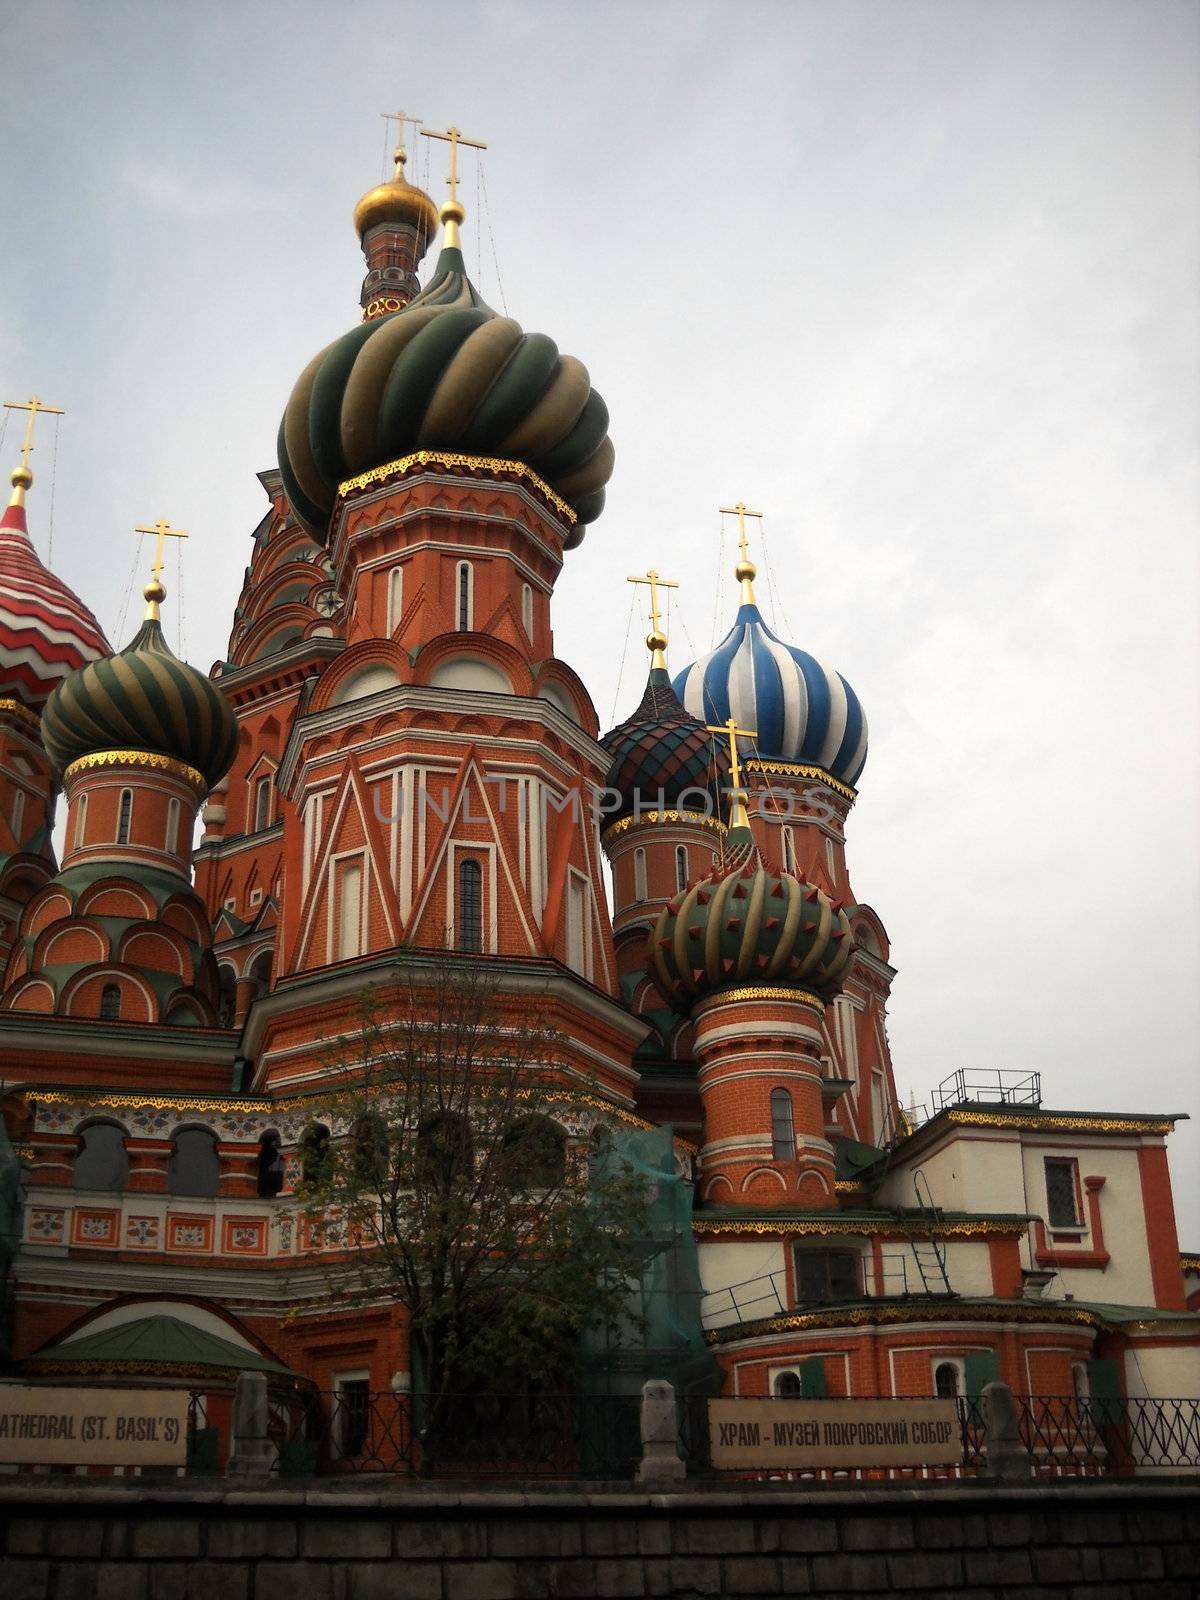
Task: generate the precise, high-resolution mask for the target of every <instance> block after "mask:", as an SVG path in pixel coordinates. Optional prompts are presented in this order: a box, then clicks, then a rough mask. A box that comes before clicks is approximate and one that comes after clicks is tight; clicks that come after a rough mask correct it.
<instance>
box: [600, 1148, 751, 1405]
mask: <svg viewBox="0 0 1200 1600" xmlns="http://www.w3.org/2000/svg"><path fill="white" fill-rule="evenodd" d="M602 1159H603V1160H605V1161H610V1162H615V1163H621V1164H624V1165H625V1166H627V1167H628V1168H629V1169H630V1170H632V1172H633V1173H634V1174H636V1175H637V1176H638V1177H640V1178H642V1179H643V1180H644V1181H645V1183H646V1184H647V1185H648V1187H649V1192H650V1205H649V1216H648V1220H647V1224H646V1229H645V1237H644V1238H642V1239H639V1240H638V1241H637V1245H638V1251H637V1253H638V1255H639V1257H640V1258H641V1262H642V1270H641V1277H640V1281H639V1282H638V1283H636V1284H631V1285H630V1311H631V1315H630V1319H629V1323H628V1326H627V1327H626V1329H625V1330H624V1332H623V1333H621V1334H620V1335H618V1336H617V1337H615V1338H614V1337H613V1336H612V1335H611V1334H607V1333H600V1334H593V1335H590V1336H585V1338H584V1341H583V1347H582V1350H581V1357H580V1368H581V1371H580V1389H581V1392H582V1393H585V1394H604V1393H610V1394H637V1393H640V1391H641V1387H642V1384H643V1383H645V1382H646V1380H647V1379H649V1378H665V1379H666V1380H667V1381H668V1382H669V1383H673V1384H674V1385H675V1388H676V1392H677V1393H679V1394H694V1395H701V1394H716V1393H718V1392H719V1390H720V1386H721V1369H720V1366H719V1364H718V1363H717V1360H716V1358H715V1357H714V1356H713V1354H712V1352H711V1351H710V1350H709V1348H708V1346H707V1345H706V1344H705V1342H704V1332H703V1329H702V1327H701V1324H700V1295H701V1292H702V1290H701V1284H700V1261H699V1256H698V1254H697V1251H696V1239H695V1235H694V1234H693V1232H692V1185H691V1183H690V1182H689V1181H688V1180H687V1179H686V1178H684V1177H681V1176H680V1174H679V1172H678V1171H677V1170H676V1166H675V1150H674V1141H673V1138H672V1132H671V1129H670V1127H662V1128H645V1129H642V1128H624V1127H619V1128H616V1129H613V1130H612V1133H611V1139H610V1141H609V1145H608V1148H607V1150H606V1152H605V1154H604V1156H603V1157H602Z"/></svg>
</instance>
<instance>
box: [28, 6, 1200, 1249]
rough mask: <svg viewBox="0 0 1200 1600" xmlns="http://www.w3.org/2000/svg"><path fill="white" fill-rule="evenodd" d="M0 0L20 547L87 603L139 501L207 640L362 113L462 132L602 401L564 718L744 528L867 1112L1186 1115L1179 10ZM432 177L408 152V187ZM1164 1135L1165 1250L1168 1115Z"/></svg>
mask: <svg viewBox="0 0 1200 1600" xmlns="http://www.w3.org/2000/svg"><path fill="white" fill-rule="evenodd" d="M0 17H2V19H3V21H2V29H0V40H2V44H3V53H4V57H5V59H6V62H7V63H8V69H7V71H6V76H5V88H4V93H3V95H2V96H0V150H2V151H3V156H2V157H0V218H2V226H3V248H2V249H0V328H2V329H3V335H4V337H3V350H2V354H0V387H2V388H3V398H5V399H14V398H18V397H20V398H24V397H25V396H27V395H28V394H29V393H30V392H31V391H32V390H34V389H36V390H37V391H38V392H39V393H40V394H41V395H42V396H43V398H45V399H47V400H49V401H50V402H52V403H56V404H59V405H62V406H65V407H66V408H67V412H68V415H67V417H66V418H65V419H64V421H63V423H62V425H61V431H60V436H59V448H58V456H57V468H56V471H55V473H54V474H53V490H54V549H53V564H54V566H55V567H56V569H57V570H58V571H59V572H60V573H61V574H62V575H63V576H64V577H65V578H66V579H67V580H68V581H69V582H70V583H72V584H73V585H74V586H76V587H77V588H78V590H79V591H80V593H81V594H82V595H83V596H84V597H85V598H86V599H87V600H88V601H89V602H90V603H91V604H92V606H93V607H94V609H95V610H96V612H97V614H98V616H99V617H100V619H101V621H102V623H103V624H104V625H105V626H106V627H107V628H108V629H110V630H115V629H116V626H117V622H118V620H119V618H120V617H121V614H122V608H123V605H124V603H125V599H126V595H127V592H128V586H129V582H130V577H131V563H132V560H133V554H134V549H135V546H136V539H135V538H134V537H133V536H132V535H131V534H130V533H129V531H128V530H129V529H131V528H132V526H133V525H134V524H135V523H136V522H144V521H146V520H147V519H150V520H153V519H154V518H156V517H158V516H160V515H162V516H167V517H168V518H170V519H171V521H173V522H174V523H175V524H177V525H179V526H182V527H185V528H188V529H190V530H191V531H192V534H193V537H192V539H191V541H190V543H189V545H188V546H187V549H186V553H185V559H184V571H183V589H182V599H183V608H184V615H183V643H184V645H185V647H186V652H187V654H188V655H189V657H190V659H191V660H192V661H194V662H197V663H199V664H202V665H204V666H207V665H208V664H209V663H210V662H211V661H212V660H214V659H215V658H216V657H218V656H223V655H224V654H225V646H226V641H227V637H228V630H229V625H230V621H231V617H232V608H233V604H234V601H235V598H236V596H237V593H238V589H239V586H240V583H241V577H242V570H243V567H244V564H245V562H246V560H247V559H248V557H249V550H250V545H249V537H250V534H251V532H252V531H253V529H254V527H255V525H256V524H257V522H258V521H259V519H260V517H261V515H262V513H263V511H264V509H265V500H264V499H263V497H262V492H261V489H260V487H259V485H258V484H257V483H256V481H255V478H254V473H255V471H256V470H258V469H261V468H263V467H266V466H269V465H271V464H272V463H273V459H274V441H275V432H276V428H277V425H278V419H279V415H280V412H281V410H282V407H283V404H284V401H285V400H286V398H287V395H288V392H289V390H290V388H291V385H292V382H293V381H294V379H295V377H296V376H297V375H298V373H299V371H300V369H301V368H302V367H303V365H304V364H305V363H306V362H307V361H308V359H309V357H310V356H311V355H312V354H314V353H315V351H316V350H317V349H318V348H320V347H321V346H322V345H323V344H324V343H326V342H327V341H328V340H329V339H331V338H333V337H335V336H336V335H338V334H339V333H341V332H343V331H345V330H346V329H348V328H350V327H351V326H353V325H354V324H355V323H356V321H357V317H358V305H357V296H358V288H359V283H360V279H361V275H362V270H363V268H362V261H361V257H360V255H359V251H358V245H357V241H356V238H355V235H354V232H353V228H352V225H351V220H350V219H351V212H352V210H353V206H354V202H355V200H356V199H357V198H358V196H359V194H360V193H361V192H362V191H363V190H364V189H365V188H367V187H368V186H369V185H370V184H371V183H373V182H375V181H377V179H378V177H379V176H380V173H381V170H382V160H383V156H384V153H385V124H384V123H383V122H381V120H380V117H379V113H380V112H381V111H384V110H396V109H401V108H403V109H405V110H408V111H409V112H411V113H415V114H417V115H419V116H421V117H423V118H424V119H425V120H426V122H427V123H428V124H431V125H434V126H440V127H445V126H446V125H447V124H448V123H450V122H456V123H457V124H458V125H459V126H460V127H461V128H462V129H463V130H464V131H465V132H466V133H467V134H469V135H472V136H474V137H476V138H480V139H484V140H486V141H487V142H488V144H489V149H488V152H487V154H486V156H485V157H484V158H483V183H481V181H480V178H479V176H478V169H477V165H476V162H475V159H474V158H473V157H471V156H467V157H466V158H465V159H464V170H465V180H466V181H465V183H464V191H463V198H464V200H465V202H466V204H467V207H468V211H469V216H468V221H467V225H466V228H465V230H464V240H465V245H466V250H467V254H468V258H469V260H470V262H471V265H472V272H473V276H474V277H475V280H476V282H477V283H478V285H479V287H480V289H481V291H482V292H483V293H484V295H485V296H486V297H487V298H488V299H489V300H490V301H491V303H492V304H493V305H496V306H497V307H498V308H499V307H500V306H501V305H502V304H503V305H506V306H507V309H508V310H509V312H510V313H511V314H512V315H514V316H515V317H516V318H517V319H518V320H519V321H520V322H521V323H522V324H523V325H524V326H525V327H526V328H527V329H530V330H540V331H543V332H547V333H549V334H551V335H552V336H553V337H554V338H556V339H557V340H558V342H559V344H560V346H561V348H562V349H564V350H565V351H569V352H571V353H572V354H575V355H578V356H579V357H581V358H582V359H583V360H584V361H585V362H586V363H587V365H588V367H589V369H590V371H591V374H592V379H593V382H594V384H595V385H596V387H597V388H598V389H599V390H600V392H601V393H602V394H603V395H604V397H605V399H606V400H607V401H608V403H609V407H610V410H611V413H612V429H611V431H612V437H613V440H614V442H615V444H616V449H617V468H616V474H615V477H614V479H613V483H612V487H611V490H610V494H609V502H608V509H607V510H606V512H605V514H604V516H603V517H602V518H601V520H600V521H599V522H598V523H597V524H596V525H595V526H594V527H593V528H592V529H591V530H590V531H589V533H588V536H587V539H586V541H585V543H584V544H583V546H582V547H581V549H579V550H577V551H575V552H573V553H572V554H570V555H569V556H568V558H567V562H566V568H565V571H564V573H563V576H562V578H561V580H560V583H559V587H558V592H557V597H556V603H555V622H556V637H557V647H558V652H559V654H560V655H561V656H563V657H564V658H565V659H566V660H568V661H569V662H570V663H571V664H572V665H573V666H575V667H576V668H577V669H578V670H579V671H580V672H581V673H582V675H583V677H584V679H585V681H586V682H587V683H588V684H589V685H590V687H591V689H592V692H593V695H594V697H595V701H596V706H597V709H598V711H599V715H600V719H601V722H602V724H603V725H605V726H608V725H609V724H610V723H611V721H612V720H613V707H614V698H615V699H616V710H617V714H618V716H624V715H627V714H628V712H629V711H630V709H631V708H632V706H633V705H634V704H635V702H636V700H637V698H638V695H639V694H640V689H641V679H642V677H643V674H644V670H645V658H644V652H643V651H642V650H641V648H640V646H639V645H638V643H637V634H635V635H634V638H633V642H632V644H630V643H629V640H628V638H627V623H628V617H629V590H628V588H627V585H626V583H625V581H624V580H625V576H626V574H627V573H630V572H634V571H637V570H644V568H645V567H646V565H647V564H654V565H657V566H658V567H659V568H660V570H662V571H663V572H664V573H665V574H666V575H668V576H671V577H675V578H678V579H680V580H682V581H683V582H684V584H685V588H684V589H683V590H682V591H681V592H680V598H679V601H678V605H677V608H676V611H675V614H674V616H673V618H672V624H673V626H672V640H671V657H672V663H673V666H674V667H675V668H676V669H677V670H678V669H679V668H682V667H683V666H684V665H686V664H687V662H688V661H689V660H690V659H692V655H693V647H694V650H695V651H701V650H704V649H707V648H708V646H709V644H710V642H711V640H712V637H713V627H714V602H715V600H716V598H717V578H718V570H719V556H720V534H721V529H720V520H721V519H720V517H719V516H718V514H717V508H718V507H719V506H720V505H722V504H728V503H730V502H731V501H732V500H733V499H736V498H738V497H739V496H740V497H742V498H744V499H745V500H746V501H747V502H748V503H749V504H751V505H752V506H755V507H757V508H760V509H762V510H763V511H764V512H766V513H767V520H766V522H765V535H766V546H767V551H768V554H769V556H770V558H771V559H770V563H769V564H770V568H771V573H772V578H773V589H774V592H775V597H776V602H777V603H776V604H774V605H772V586H769V585H768V584H767V583H765V582H763V583H760V586H759V587H760V596H761V598H762V600H763V603H764V609H765V610H766V612H767V614H768V617H769V618H770V617H772V616H773V619H774V622H775V624H776V626H777V629H778V631H780V632H782V633H783V635H784V636H785V637H786V638H787V639H789V640H791V641H793V642H795V643H798V644H801V645H803V646H804V647H805V648H807V649H809V650H811V651H812V652H813V653H814V654H816V655H818V656H820V657H821V658H822V659H824V660H825V661H827V662H828V663H830V664H831V665H834V666H836V667H837V668H838V669H839V670H841V671H842V672H843V673H844V674H845V676H846V677H847V678H848V679H849V681H850V682H851V683H852V684H853V685H854V687H855V689H856V690H857V691H858V693H859V695H860V697H861V698H862V700H863V703H864V705H865V706H866V709H867V715H868V718H869V720H870V726H871V754H870V756H869V758H868V761H867V765H866V769H865V772H864V774H863V777H862V780H861V785H860V798H859V801H858V804H857V806H856V808H855V810H854V812H853V814H852V816H851V820H850V828H849V856H850V863H851V872H852V876H853V882H854V886H855V890H856V893H857V895H858V896H859V898H860V899H862V900H864V901H866V902H868V903H870V904H871V905H873V906H874V907H875V908H876V910H877V911H878V912H879V914H880V915H881V917H882V918H883V920H884V923H885V924H886V926H887V928H888V931H889V933H890V935H891V939H892V953H893V960H894V963H895V965H896V966H897V968H898V969H899V976H898V978H897V981H896V985H895V989H894V993H893V1002H892V1007H891V1018H890V1028H891V1040H892V1048H893V1055H894V1060H895V1067H896V1078H897V1083H898V1085H899V1087H900V1091H901V1095H902V1097H904V1098H905V1099H907V1097H908V1094H909V1092H910V1090H911V1091H914V1092H915V1093H916V1096H917V1098H918V1099H924V1098H925V1097H926V1096H927V1094H928V1091H929V1090H930V1088H931V1087H932V1086H933V1085H935V1084H936V1083H937V1082H938V1081H939V1080H940V1079H941V1078H942V1077H943V1076H945V1075H946V1074H947V1073H949V1072H951V1071H953V1070H954V1069H955V1068H957V1067H960V1066H965V1067H991V1066H1005V1067H1020V1068H1030V1069H1036V1070H1038V1071H1040V1072H1041V1073H1042V1075H1043V1084H1044V1101H1045V1103H1046V1104H1047V1105H1048V1106H1053V1107H1064V1108H1077V1107H1079V1108H1094V1107H1108V1108H1114V1109H1122V1110H1135V1111H1155V1112H1165V1111H1180V1112H1185V1111H1186V1112H1190V1113H1191V1114H1192V1116H1193V1117H1197V1118H1200V1090H1198V1087H1197V1083H1198V1079H1197V1055H1196V1052H1197V1039H1198V1038H1200V982H1198V978H1197V974H1198V972H1200V910H1198V908H1200V894H1198V888H1200V884H1198V878H1200V872H1198V852H1197V844H1196V826H1195V823H1196V806H1197V796H1198V790H1200V781H1198V779H1200V773H1198V759H1197V738H1196V734H1197V703H1198V693H1197V691H1198V688H1200V650H1198V637H1197V617H1198V615H1200V573H1198V554H1197V552H1198V541H1197V531H1198V511H1200V482H1198V469H1197V440H1198V438H1200V392H1198V379H1197V372H1198V357H1200V329H1198V316H1197V309H1198V308H1197V291H1196V284H1197V273H1198V269H1200V248H1198V235H1200V227H1198V219H1200V208H1198V196H1197V172H1198V170H1200V87H1198V62H1200V10H1198V8H1197V6H1196V5H1195V4H1191V3H1186V4H1185V3H1175V0H1132V3H1125V0H1033V3H1030V4H1022V3H1005V0H979V3H972V0H943V3H922V0H904V3H900V0H882V3H875V4H870V3H866V4H854V3H850V0H809V3H803V0H794V3H790V4H776V5H770V4H757V5H756V4H748V3H743V4H738V5H733V4H724V3H711V4H703V3H678V4H673V3H659V4H654V3H648V0H637V3H633V4H624V3H617V4H600V3H588V4H584V3H578V0H577V3H565V0H558V3H554V4H549V5H537V4H522V3H518V0H495V3H492V4H478V5H463V4H453V3H445V0H443V3H440V4H437V5H433V4H430V5H424V6H422V5H415V4H402V3H395V0H392V3H389V4H386V5H379V4H374V3H371V0H359V3H358V4H356V5H354V6H353V7H349V8H344V7H336V8H335V7H332V6H329V5H313V4H306V3H304V0H289V3H287V4H278V5H277V4H273V3H257V4H248V3H244V0H243V3H237V4H228V5H224V4H214V3H204V0H188V3H186V4H184V3H180V0H170V3H162V0H160V3H158V4H155V5H148V4H137V3H131V4H114V3H103V0H93V3H90V4H67V3H55V0H39V3H38V4H37V5H34V6H30V5H17V4H15V3H14V0H4V3H3V5H0ZM418 143H419V144H420V145H425V144H426V143H427V142H426V141H418ZM426 161H427V155H426V152H425V151H424V150H423V149H417V150H415V151H414V153H413V160H412V164H411V166H410V172H413V173H415V175H416V176H418V177H420V176H421V175H422V174H423V173H424V172H425V170H426ZM445 170H446V159H445V147H444V146H442V147H439V149H438V151H437V153H436V154H435V155H434V158H433V166H432V168H431V169H430V172H431V176H430V185H431V187H432V188H433V191H434V193H435V197H436V198H440V197H441V194H442V183H441V180H442V178H443V176H444V173H445ZM484 183H485V184H486V196H487V201H488V204H487V206H486V208H484V209H483V212H482V215H481V208H480V205H479V200H480V198H481V197H482V194H483V192H484ZM18 428H19V424H10V425H9V431H8V434H7V437H6V438H5V440H4V445H3V454H4V462H3V465H4V468H5V470H6V471H7V468H8V466H9V465H10V463H11V460H12V459H14V458H15V446H16V444H17V442H18V439H17V434H18ZM53 437H54V435H53V428H52V427H47V428H44V429H43V431H42V433H41V434H40V436H39V441H38V448H37V450H36V452H35V456H34V462H33V465H34V467H35V469H36V470H37V472H38V481H37V484H36V487H35V489H34V491H33V493H32V495H31V521H32V525H33V527H34V531H35V535H36V537H37V540H38V543H39V548H40V549H41V550H42V552H43V554H45V552H46V546H47V536H48V530H49V513H50V499H51V470H50V469H51V462H52V455H53V450H52V445H53ZM730 550H731V542H730V539H729V538H728V537H727V538H726V543H725V550H724V558H723V564H724V567H725V568H726V569H727V568H728V567H729V565H730V562H731V555H730ZM168 576H169V577H170V578H171V583H172V589H173V594H172V597H171V599H170V600H169V601H168V606H167V611H168V616H169V624H168V625H169V628H170V630H171V633H172V639H173V642H175V638H176V629H177V627H178V623H179V608H178V604H177V602H178V600H179V593H180V591H179V583H178V580H177V579H176V578H174V577H173V575H172V574H169V575H168ZM141 581H143V577H142V574H141V573H139V574H138V583H139V585H140V583H141ZM731 590H732V585H731V583H730V582H729V579H728V576H727V575H726V577H725V580H724V590H723V594H722V595H721V599H720V608H719V616H718V617H717V618H716V621H717V625H718V629H719V632H720V633H723V632H724V631H725V629H726V627H727V626H728V624H729V622H730V620H731V619H732V609H733V597H732V592H731ZM135 616H136V611H132V610H131V611H130V612H129V614H128V615H127V616H126V619H125V625H124V629H123V634H124V635H125V636H127V635H128V634H129V632H130V631H131V630H132V626H133V623H132V618H133V617H135ZM685 626H686V632H685ZM639 631H640V630H639ZM114 642H117V643H122V642H124V639H123V638H121V639H117V640H115V641H114ZM623 661H624V670H623V675H622V662H623ZM618 680H620V694H619V696H618V695H617V694H616V691H617V688H618ZM1172 1150H1173V1169H1174V1173H1175V1183H1176V1196H1177V1205H1178V1209H1179V1213H1180V1222H1181V1234H1182V1243H1183V1245H1184V1246H1185V1247H1190V1248H1191V1249H1197V1248H1200V1126H1197V1125H1196V1124H1192V1125H1185V1126H1184V1128H1183V1129H1182V1130H1181V1131H1180V1133H1179V1134H1178V1135H1177V1136H1176V1138H1175V1140H1174V1141H1173V1145H1172Z"/></svg>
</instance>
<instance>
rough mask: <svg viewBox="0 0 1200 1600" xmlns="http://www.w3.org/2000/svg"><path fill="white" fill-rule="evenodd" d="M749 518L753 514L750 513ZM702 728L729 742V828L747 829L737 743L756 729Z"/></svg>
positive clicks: (752, 735) (731, 724)
mask: <svg viewBox="0 0 1200 1600" xmlns="http://www.w3.org/2000/svg"><path fill="white" fill-rule="evenodd" d="M750 515H751V516H754V515H755V513H754V512H751V513H750ZM704 726H705V727H706V728H707V730H708V732H709V733H723V734H724V735H725V737H726V738H727V739H728V740H729V826H730V828H731V829H733V828H748V827H749V826H750V818H749V816H748V815H747V813H746V802H745V800H744V798H743V796H744V793H745V791H744V790H743V788H742V767H741V763H740V762H739V760H738V747H737V742H738V739H739V738H742V739H757V738H758V729H757V728H739V727H738V725H737V723H736V722H735V721H734V719H733V718H732V717H730V718H729V720H728V721H727V722H719V723H717V724H716V726H715V727H714V725H713V724H712V723H711V722H706V723H705V724H704Z"/></svg>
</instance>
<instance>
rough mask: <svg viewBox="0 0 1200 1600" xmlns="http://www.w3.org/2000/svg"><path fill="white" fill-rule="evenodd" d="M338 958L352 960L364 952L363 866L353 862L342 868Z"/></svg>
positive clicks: (339, 897)
mask: <svg viewBox="0 0 1200 1600" xmlns="http://www.w3.org/2000/svg"><path fill="white" fill-rule="evenodd" d="M338 905H339V926H338V960H339V961H350V960H352V959H353V957H355V956H358V955H361V954H362V868H361V867H360V866H356V865H354V864H351V865H350V866H346V867H343V868H342V883H341V893H340V894H339V896H338Z"/></svg>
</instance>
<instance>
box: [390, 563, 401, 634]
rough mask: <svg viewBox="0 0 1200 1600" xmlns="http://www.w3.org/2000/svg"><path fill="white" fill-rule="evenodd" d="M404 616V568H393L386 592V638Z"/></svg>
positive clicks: (393, 631) (392, 632)
mask: <svg viewBox="0 0 1200 1600" xmlns="http://www.w3.org/2000/svg"><path fill="white" fill-rule="evenodd" d="M403 614H404V568H403V567H393V568H392V570H391V571H390V572H389V573H388V592H387V631H388V638H389V639H390V638H391V636H392V635H393V634H394V633H395V631H396V629H397V628H398V627H399V626H400V618H401V617H402V616H403Z"/></svg>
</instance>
